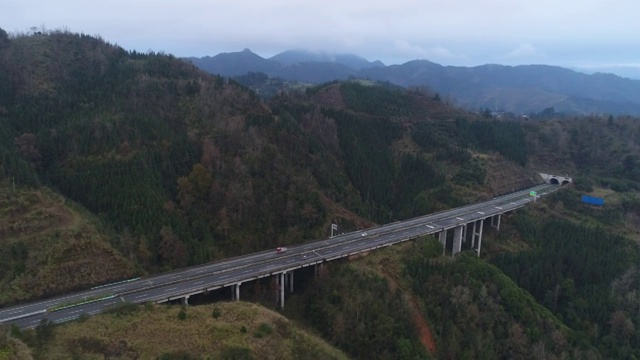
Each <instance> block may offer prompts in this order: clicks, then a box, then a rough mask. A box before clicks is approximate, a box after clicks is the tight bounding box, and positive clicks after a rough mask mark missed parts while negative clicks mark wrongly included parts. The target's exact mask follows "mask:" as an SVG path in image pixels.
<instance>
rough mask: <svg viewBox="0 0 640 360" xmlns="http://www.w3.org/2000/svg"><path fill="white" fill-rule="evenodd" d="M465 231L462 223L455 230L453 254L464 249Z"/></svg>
mask: <svg viewBox="0 0 640 360" xmlns="http://www.w3.org/2000/svg"><path fill="white" fill-rule="evenodd" d="M463 233H464V225H460V226H458V227H456V228H455V229H454V230H453V249H452V250H451V256H455V254H457V253H459V252H460V251H462V234H463Z"/></svg>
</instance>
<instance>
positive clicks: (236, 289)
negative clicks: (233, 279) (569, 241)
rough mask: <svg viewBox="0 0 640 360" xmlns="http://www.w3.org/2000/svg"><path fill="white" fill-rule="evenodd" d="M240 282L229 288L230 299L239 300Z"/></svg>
mask: <svg viewBox="0 0 640 360" xmlns="http://www.w3.org/2000/svg"><path fill="white" fill-rule="evenodd" d="M240 284H242V283H237V284H235V285H233V287H232V288H231V300H235V301H240Z"/></svg>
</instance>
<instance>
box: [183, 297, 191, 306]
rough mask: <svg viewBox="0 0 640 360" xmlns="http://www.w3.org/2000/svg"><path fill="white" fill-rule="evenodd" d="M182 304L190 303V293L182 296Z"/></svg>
mask: <svg viewBox="0 0 640 360" xmlns="http://www.w3.org/2000/svg"><path fill="white" fill-rule="evenodd" d="M182 305H189V295H187V296H185V297H183V298H182Z"/></svg>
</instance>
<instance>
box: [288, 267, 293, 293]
mask: <svg viewBox="0 0 640 360" xmlns="http://www.w3.org/2000/svg"><path fill="white" fill-rule="evenodd" d="M289 292H290V293H292V292H293V270H291V271H290V272H289Z"/></svg>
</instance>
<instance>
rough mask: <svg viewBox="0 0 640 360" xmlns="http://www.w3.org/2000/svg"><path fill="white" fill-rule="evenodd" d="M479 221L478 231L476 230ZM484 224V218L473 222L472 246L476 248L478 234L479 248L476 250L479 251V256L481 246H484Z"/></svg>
mask: <svg viewBox="0 0 640 360" xmlns="http://www.w3.org/2000/svg"><path fill="white" fill-rule="evenodd" d="M478 223H480V226H478V231H476V225H477V224H478ZM483 226H484V219H482V220H478V221H474V222H473V236H472V237H471V248H472V249H475V245H476V236H477V237H478V249H477V250H476V251H477V252H478V257H480V248H481V247H482V227H483Z"/></svg>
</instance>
